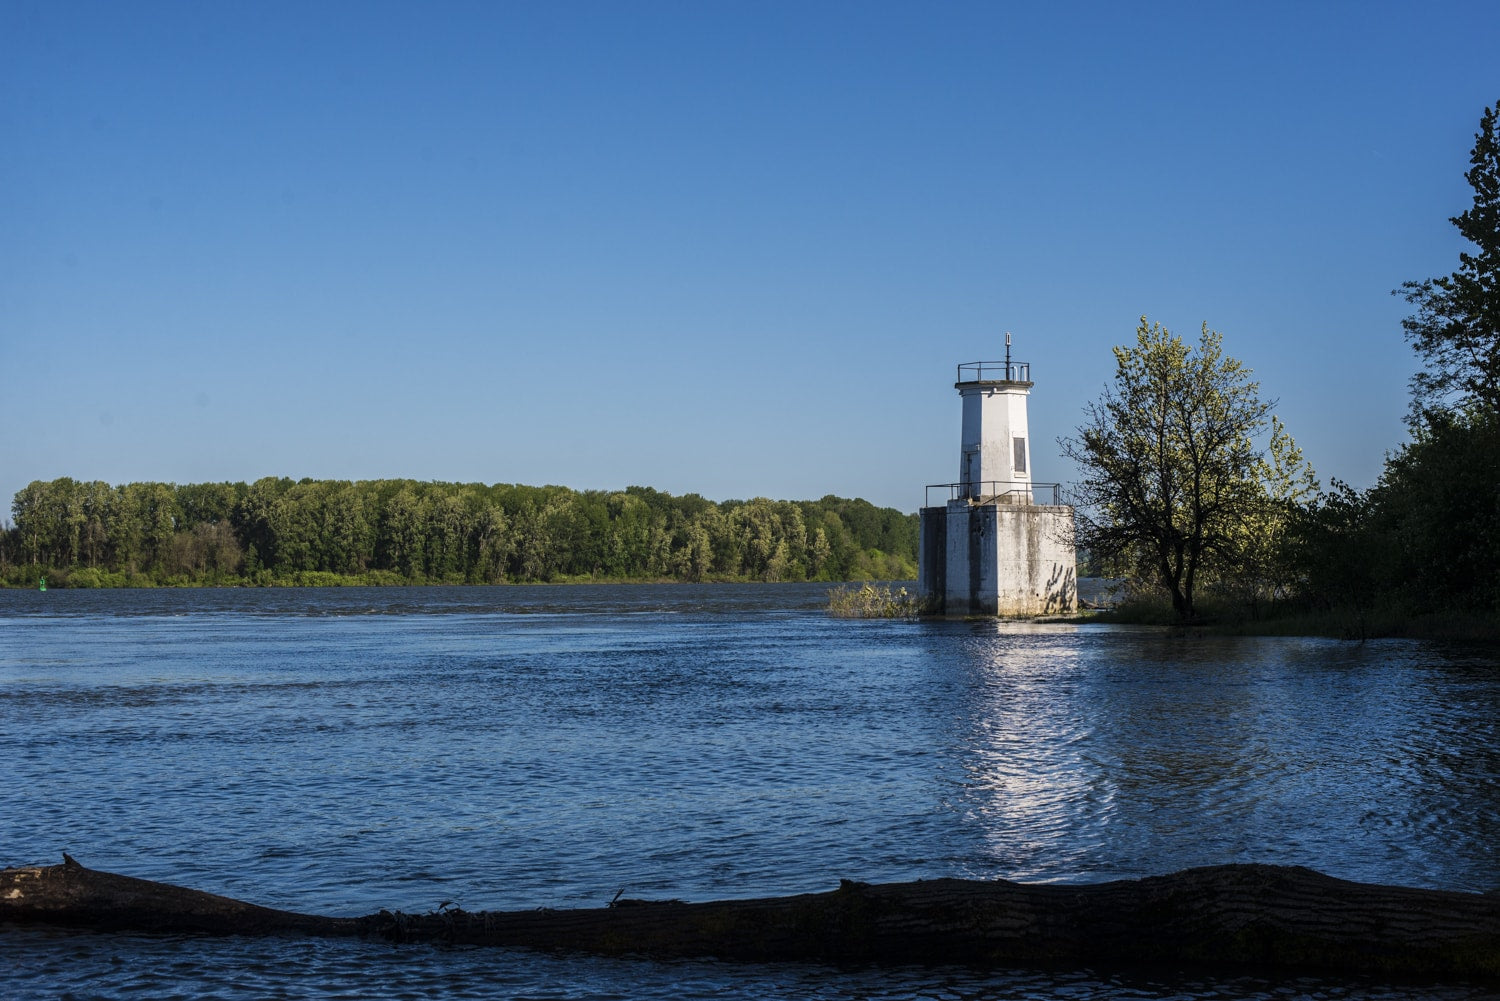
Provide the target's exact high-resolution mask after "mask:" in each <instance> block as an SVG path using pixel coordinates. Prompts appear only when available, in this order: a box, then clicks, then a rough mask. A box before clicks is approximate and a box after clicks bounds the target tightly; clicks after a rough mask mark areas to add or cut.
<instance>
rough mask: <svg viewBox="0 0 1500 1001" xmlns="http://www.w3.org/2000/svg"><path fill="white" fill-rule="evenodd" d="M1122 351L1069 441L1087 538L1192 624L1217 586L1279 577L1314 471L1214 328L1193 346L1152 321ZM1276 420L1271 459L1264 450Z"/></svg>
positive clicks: (1083, 541) (1095, 550)
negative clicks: (1200, 594) (1207, 584)
mask: <svg viewBox="0 0 1500 1001" xmlns="http://www.w3.org/2000/svg"><path fill="white" fill-rule="evenodd" d="M1114 354H1115V378H1114V383H1113V385H1112V386H1110V387H1107V388H1106V389H1105V392H1104V395H1103V396H1102V397H1101V398H1100V399H1099V400H1098V401H1096V402H1094V403H1091V404H1089V405H1088V407H1087V408H1086V411H1085V412H1086V416H1087V419H1086V421H1085V423H1084V424H1083V425H1082V426H1080V427H1079V428H1078V429H1077V431H1076V433H1075V436H1074V437H1072V438H1065V439H1062V441H1061V442H1060V444H1061V446H1062V449H1063V453H1064V454H1065V455H1066V456H1067V457H1068V458H1070V459H1072V460H1073V461H1074V462H1076V463H1077V464H1078V466H1079V468H1080V472H1081V479H1080V480H1079V482H1078V485H1077V487H1076V488H1075V491H1074V500H1075V503H1076V505H1077V507H1078V532H1079V538H1078V542H1079V544H1080V546H1082V547H1083V548H1084V549H1086V550H1087V551H1088V552H1089V553H1090V555H1091V556H1092V557H1093V558H1094V559H1095V560H1096V561H1103V562H1104V563H1105V564H1106V565H1107V566H1110V567H1113V568H1114V569H1115V570H1117V571H1120V572H1124V573H1126V574H1129V575H1132V576H1137V577H1140V578H1142V579H1145V580H1149V581H1152V582H1154V583H1156V584H1158V585H1160V586H1161V588H1162V589H1163V590H1164V591H1165V592H1166V593H1167V594H1168V595H1170V596H1171V599H1172V607H1173V608H1174V609H1175V610H1176V612H1177V614H1178V615H1180V616H1183V617H1190V616H1191V615H1192V614H1193V611H1194V601H1195V596H1196V594H1197V591H1198V589H1199V586H1200V585H1201V584H1202V583H1203V582H1204V581H1205V580H1216V581H1231V580H1233V581H1244V580H1251V581H1259V580H1261V579H1263V578H1267V577H1269V576H1271V575H1272V572H1273V571H1274V570H1275V568H1276V566H1277V564H1278V552H1277V547H1279V545H1280V542H1279V540H1280V538H1281V537H1282V536H1283V535H1284V532H1283V528H1282V526H1283V525H1284V523H1285V520H1286V513H1287V509H1288V506H1289V505H1292V504H1295V503H1296V502H1297V501H1298V500H1299V499H1301V498H1302V497H1304V496H1305V495H1307V494H1308V493H1309V492H1310V491H1311V489H1312V488H1313V484H1312V480H1311V475H1312V474H1311V471H1310V470H1308V469H1307V466H1306V464H1305V463H1304V462H1303V460H1302V455H1301V452H1300V451H1299V450H1298V449H1297V447H1296V444H1295V443H1294V442H1293V441H1292V439H1291V436H1290V435H1288V434H1287V433H1286V429H1285V428H1284V427H1282V425H1281V423H1280V422H1279V421H1276V420H1275V419H1274V418H1272V417H1271V404H1270V403H1268V402H1267V401H1265V400H1262V399H1261V398H1260V387H1259V385H1258V384H1257V383H1256V382H1254V381H1253V380H1252V379H1251V378H1250V370H1249V369H1247V368H1245V366H1244V365H1243V364H1241V363H1240V362H1239V361H1237V360H1235V359H1234V358H1231V357H1229V356H1227V355H1225V354H1224V350H1223V338H1222V337H1221V336H1220V335H1219V334H1218V333H1216V332H1214V331H1211V330H1209V329H1208V325H1207V324H1204V326H1203V330H1202V333H1201V335H1200V338H1199V341H1198V344H1197V346H1196V348H1193V347H1189V346H1188V345H1187V344H1185V343H1184V342H1183V341H1182V339H1181V338H1179V337H1177V336H1176V335H1174V334H1172V333H1171V332H1170V331H1168V330H1166V329H1165V328H1163V327H1162V326H1161V325H1160V324H1154V323H1148V322H1147V320H1146V318H1145V317H1142V318H1141V322H1140V326H1139V327H1138V328H1137V330H1136V343H1135V345H1134V346H1133V347H1117V348H1115V351H1114ZM1268 424H1269V425H1270V428H1271V440H1270V446H1269V452H1268V451H1267V450H1266V449H1263V448H1261V447H1260V446H1259V445H1258V444H1257V436H1259V435H1260V434H1261V432H1262V431H1264V430H1265V429H1266V428H1267V426H1268ZM1256 586H1257V587H1258V586H1259V584H1257V585H1256Z"/></svg>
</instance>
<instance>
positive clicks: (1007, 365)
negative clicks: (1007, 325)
mask: <svg viewBox="0 0 1500 1001" xmlns="http://www.w3.org/2000/svg"><path fill="white" fill-rule="evenodd" d="M1005 377H1006V378H1007V379H1009V378H1010V331H1009V330H1007V331H1006V332H1005Z"/></svg>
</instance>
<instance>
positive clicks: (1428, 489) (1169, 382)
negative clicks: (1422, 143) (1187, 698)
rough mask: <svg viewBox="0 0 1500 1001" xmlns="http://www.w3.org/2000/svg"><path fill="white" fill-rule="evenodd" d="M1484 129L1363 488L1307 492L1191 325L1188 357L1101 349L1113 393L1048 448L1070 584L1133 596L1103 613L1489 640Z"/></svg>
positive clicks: (1216, 352) (1497, 449)
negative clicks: (1063, 496)
mask: <svg viewBox="0 0 1500 1001" xmlns="http://www.w3.org/2000/svg"><path fill="white" fill-rule="evenodd" d="M1497 120H1500V102H1497V103H1496V105H1495V106H1494V107H1493V108H1486V109H1485V111H1484V113H1483V116H1482V118H1481V120H1480V130H1479V132H1478V134H1477V135H1476V136H1475V142H1474V147H1473V150H1472V152H1471V155H1470V161H1469V162H1470V165H1471V166H1470V169H1469V171H1468V172H1467V174H1466V175H1465V176H1466V178H1467V180H1468V182H1469V185H1470V187H1471V188H1472V189H1473V191H1474V199H1473V203H1472V205H1471V206H1470V207H1469V209H1468V210H1466V211H1465V212H1463V213H1462V214H1461V215H1459V216H1456V217H1454V218H1453V219H1451V220H1450V221H1451V222H1452V223H1453V225H1454V226H1455V227H1457V228H1458V230H1459V232H1460V234H1461V235H1462V236H1463V237H1464V239H1465V240H1467V241H1468V242H1469V244H1470V245H1471V248H1472V249H1471V250H1469V251H1466V252H1464V253H1462V254H1460V256H1459V266H1458V268H1457V269H1456V270H1454V271H1453V272H1452V273H1451V274H1448V275H1444V276H1442V277H1439V278H1431V279H1426V280H1423V281H1412V282H1407V283H1405V284H1404V285H1403V286H1402V287H1401V288H1400V289H1398V290H1396V292H1395V294H1396V295H1399V296H1401V297H1402V298H1404V299H1406V301H1407V302H1408V303H1410V304H1411V305H1412V306H1414V307H1415V308H1416V312H1415V313H1414V314H1412V315H1411V316H1409V317H1408V318H1407V319H1406V320H1405V321H1403V327H1404V328H1405V332H1406V338H1407V340H1408V341H1409V342H1410V343H1411V344H1412V346H1413V348H1414V349H1415V351H1416V353H1417V355H1418V356H1419V358H1420V359H1421V362H1422V366H1421V368H1420V369H1419V371H1418V372H1417V373H1416V374H1415V375H1414V376H1413V378H1412V381H1411V390H1412V404H1411V409H1410V412H1409V415H1408V425H1409V428H1410V434H1411V437H1410V440H1409V441H1407V442H1406V443H1405V444H1402V445H1400V446H1399V447H1397V448H1396V449H1395V450H1394V451H1393V452H1391V453H1390V454H1389V455H1388V456H1387V458H1386V462H1385V468H1384V471H1383V472H1382V473H1381V475H1380V477H1379V479H1378V480H1377V481H1376V483H1375V484H1374V485H1373V486H1371V487H1370V488H1368V489H1366V490H1363V491H1360V490H1355V489H1354V488H1352V487H1350V486H1349V485H1347V484H1345V483H1341V482H1339V481H1337V480H1335V481H1333V482H1332V483H1331V484H1330V485H1329V486H1328V487H1327V488H1326V489H1320V488H1319V486H1318V484H1317V482H1316V480H1314V479H1313V476H1312V472H1311V470H1310V469H1308V468H1307V467H1306V465H1305V464H1304V463H1303V461H1302V457H1301V453H1300V452H1299V451H1298V450H1297V448H1296V445H1295V443H1293V442H1292V440H1291V436H1290V435H1289V434H1287V432H1286V429H1285V428H1283V427H1282V426H1281V425H1280V422H1279V421H1278V420H1277V419H1276V418H1275V417H1274V416H1273V415H1272V414H1271V410H1272V405H1271V404H1270V403H1268V402H1266V401H1263V400H1261V398H1260V396H1259V387H1258V386H1257V385H1256V384H1255V383H1254V382H1252V381H1250V380H1249V378H1248V370H1247V369H1245V368H1244V367H1243V366H1242V365H1241V364H1240V363H1239V362H1237V361H1234V360H1233V359H1231V358H1228V357H1227V356H1225V355H1224V354H1223V352H1222V349H1221V347H1222V342H1221V339H1220V338H1219V337H1218V335H1217V334H1214V333H1212V332H1211V331H1209V330H1208V328H1207V326H1206V325H1205V327H1204V331H1203V336H1202V339H1201V340H1200V342H1199V344H1198V345H1197V347H1196V348H1190V347H1187V346H1185V345H1184V344H1183V343H1182V341H1181V340H1180V339H1178V338H1176V337H1174V336H1172V335H1171V334H1170V333H1168V332H1167V331H1165V330H1162V329H1161V328H1159V327H1157V326H1154V325H1148V324H1147V322H1146V320H1145V319H1144V318H1142V321H1141V326H1140V329H1139V330H1138V331H1137V342H1136V345H1135V346H1134V347H1122V348H1117V349H1116V352H1115V356H1116V362H1117V373H1116V378H1115V383H1114V385H1113V386H1112V387H1111V388H1110V389H1109V390H1108V391H1107V392H1106V394H1105V396H1104V397H1103V398H1102V399H1101V400H1100V401H1099V402H1098V403H1096V404H1094V405H1093V406H1092V407H1090V408H1089V410H1088V412H1087V417H1088V420H1087V421H1086V423H1085V424H1084V425H1083V426H1082V427H1080V428H1079V429H1078V431H1077V433H1076V434H1075V436H1074V437H1072V438H1070V439H1066V440H1064V442H1063V446H1064V449H1065V451H1067V453H1068V455H1069V456H1070V457H1072V458H1074V459H1075V460H1076V461H1077V462H1078V463H1079V464H1080V467H1081V468H1082V469H1083V470H1084V475H1083V478H1082V482H1081V485H1080V487H1079V489H1078V491H1077V493H1076V496H1075V500H1076V501H1077V503H1078V505H1079V544H1080V547H1081V548H1082V549H1083V550H1084V551H1086V552H1087V553H1088V554H1089V555H1088V558H1087V559H1088V563H1089V565H1088V567H1087V568H1086V572H1092V573H1095V574H1098V575H1102V576H1123V577H1128V578H1131V579H1132V581H1133V582H1134V597H1133V598H1132V599H1131V600H1130V601H1127V602H1126V603H1125V604H1123V605H1122V606H1121V607H1119V608H1117V609H1115V610H1113V611H1111V612H1108V613H1106V617H1107V618H1110V619H1113V620H1115V621H1136V622H1141V621H1153V620H1157V621H1175V622H1178V623H1181V622H1208V623H1210V624H1213V625H1214V626H1215V627H1217V628H1220V629H1226V630H1243V631H1254V632H1269V631H1287V632H1300V633H1308V632H1312V633H1327V634H1331V635H1345V636H1353V637H1359V638H1362V637H1365V636H1376V635H1419V636H1440V637H1453V638H1473V639H1486V640H1491V641H1493V640H1496V639H1500V625H1497V624H1500V132H1497ZM1267 431H1268V432H1269V435H1268V436H1266V435H1265V434H1264V433H1265V432H1267ZM1257 436H1259V437H1257ZM1257 440H1259V441H1264V442H1266V444H1265V445H1264V447H1261V448H1257V447H1256V446H1255V444H1254V442H1255V441H1257ZM1168 602H1170V605H1171V611H1170V612H1166V611H1164V606H1165V605H1167V603H1168Z"/></svg>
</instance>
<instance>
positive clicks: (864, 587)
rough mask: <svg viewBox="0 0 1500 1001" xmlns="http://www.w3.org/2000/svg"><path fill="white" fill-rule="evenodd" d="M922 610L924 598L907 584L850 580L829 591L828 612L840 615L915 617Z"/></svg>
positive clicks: (874, 617)
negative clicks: (899, 585)
mask: <svg viewBox="0 0 1500 1001" xmlns="http://www.w3.org/2000/svg"><path fill="white" fill-rule="evenodd" d="M922 611H923V602H922V599H921V598H919V597H917V596H916V595H915V594H912V593H911V592H910V591H908V590H907V589H906V588H904V587H903V588H898V589H896V590H894V591H893V590H891V586H890V585H889V584H879V585H876V584H870V583H864V584H860V585H858V586H857V587H856V586H855V585H853V584H847V585H845V586H844V587H835V588H832V589H830V590H829V592H828V614H829V615H832V616H834V617H836V618H840V619H913V618H916V617H917V616H918V615H921V614H922Z"/></svg>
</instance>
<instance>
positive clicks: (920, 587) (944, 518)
mask: <svg viewBox="0 0 1500 1001" xmlns="http://www.w3.org/2000/svg"><path fill="white" fill-rule="evenodd" d="M921 518H922V520H921V534H919V535H918V536H917V595H918V596H919V597H921V598H922V600H923V601H928V602H938V601H942V600H943V598H944V597H945V596H946V594H947V591H948V509H947V508H945V507H924V508H922V512H921Z"/></svg>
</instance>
